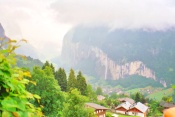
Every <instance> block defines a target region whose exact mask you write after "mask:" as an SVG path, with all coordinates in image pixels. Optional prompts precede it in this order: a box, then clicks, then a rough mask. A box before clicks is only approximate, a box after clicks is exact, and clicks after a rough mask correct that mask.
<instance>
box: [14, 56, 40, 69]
mask: <svg viewBox="0 0 175 117" xmlns="http://www.w3.org/2000/svg"><path fill="white" fill-rule="evenodd" d="M17 66H18V67H21V68H29V69H30V71H32V69H33V67H34V66H40V67H42V66H43V63H42V62H41V61H40V60H39V59H33V58H31V57H26V58H25V59H24V58H22V57H19V56H18V57H17Z"/></svg>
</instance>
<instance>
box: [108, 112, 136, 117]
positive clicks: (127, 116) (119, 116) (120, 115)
mask: <svg viewBox="0 0 175 117" xmlns="http://www.w3.org/2000/svg"><path fill="white" fill-rule="evenodd" d="M107 113H108V114H110V115H111V116H112V114H117V113H112V112H107ZM117 115H118V117H138V116H129V115H122V114H117Z"/></svg>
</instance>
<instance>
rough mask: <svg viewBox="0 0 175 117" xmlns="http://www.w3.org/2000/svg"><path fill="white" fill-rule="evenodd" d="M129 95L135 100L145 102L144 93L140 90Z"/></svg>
mask: <svg viewBox="0 0 175 117" xmlns="http://www.w3.org/2000/svg"><path fill="white" fill-rule="evenodd" d="M131 97H132V98H133V99H134V100H135V101H136V102H141V103H146V99H145V97H144V95H143V94H142V93H140V92H137V93H135V94H133V95H131Z"/></svg>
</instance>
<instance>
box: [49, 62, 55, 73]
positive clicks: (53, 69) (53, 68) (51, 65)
mask: <svg viewBox="0 0 175 117" xmlns="http://www.w3.org/2000/svg"><path fill="white" fill-rule="evenodd" d="M50 67H51V68H52V71H53V74H55V67H54V66H53V64H52V63H51V64H50Z"/></svg>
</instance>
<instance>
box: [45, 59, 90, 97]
mask: <svg viewBox="0 0 175 117" xmlns="http://www.w3.org/2000/svg"><path fill="white" fill-rule="evenodd" d="M46 67H50V68H51V69H52V72H53V75H54V78H55V79H56V80H57V81H58V84H59V86H60V88H61V91H64V92H69V91H71V90H72V89H75V88H77V89H78V90H79V91H80V93H81V94H82V95H87V82H86V79H85V77H84V76H83V74H82V72H81V71H79V72H78V74H77V76H76V75H75V72H74V70H73V69H70V73H69V76H68V77H67V75H66V72H65V70H64V68H59V69H58V70H55V67H54V66H53V64H52V63H49V62H48V61H46V62H45V64H44V65H43V67H42V69H43V70H44V69H45V68H46Z"/></svg>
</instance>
